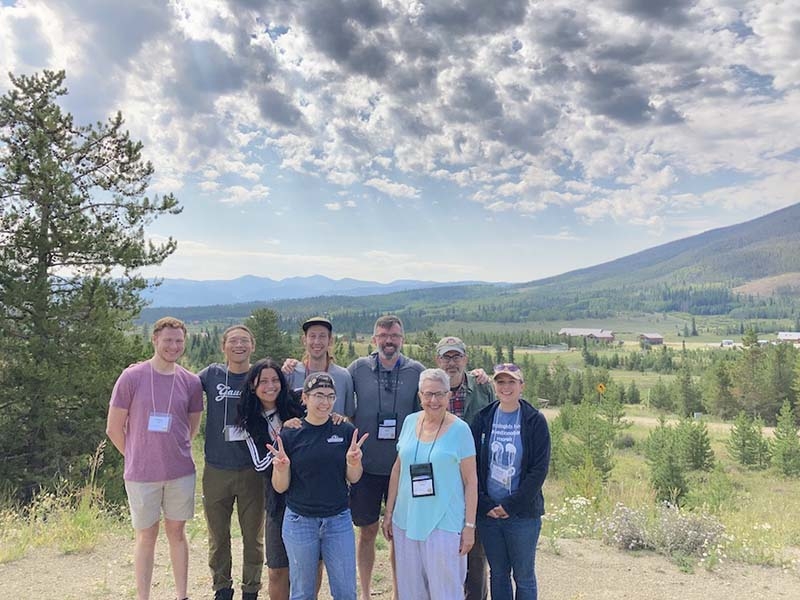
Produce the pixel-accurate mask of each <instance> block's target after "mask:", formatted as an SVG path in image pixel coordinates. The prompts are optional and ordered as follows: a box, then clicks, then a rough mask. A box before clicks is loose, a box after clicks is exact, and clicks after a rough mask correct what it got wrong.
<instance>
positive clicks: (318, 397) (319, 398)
mask: <svg viewBox="0 0 800 600" xmlns="http://www.w3.org/2000/svg"><path fill="white" fill-rule="evenodd" d="M308 397H309V398H311V399H312V400H314V402H336V394H323V393H321V392H316V393H314V394H309V395H308Z"/></svg>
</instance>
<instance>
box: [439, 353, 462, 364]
mask: <svg viewBox="0 0 800 600" xmlns="http://www.w3.org/2000/svg"><path fill="white" fill-rule="evenodd" d="M462 358H464V355H463V354H444V355H442V356H440V357H439V360H441V361H442V362H443V363H449V362H458V361H460V360H461V359H462Z"/></svg>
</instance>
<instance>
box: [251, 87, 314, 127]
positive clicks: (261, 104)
mask: <svg viewBox="0 0 800 600" xmlns="http://www.w3.org/2000/svg"><path fill="white" fill-rule="evenodd" d="M258 110H259V111H260V112H261V116H262V117H264V118H265V119H267V120H268V121H271V122H272V123H274V124H276V125H280V126H282V127H294V126H296V125H298V124H300V122H301V121H302V118H303V114H302V113H301V112H300V110H299V109H298V108H297V107H296V106H295V105H294V104H292V101H291V100H290V99H289V98H288V97H287V96H285V95H284V94H282V93H281V92H279V91H278V90H274V89H271V88H266V89H263V90H261V91H259V92H258Z"/></svg>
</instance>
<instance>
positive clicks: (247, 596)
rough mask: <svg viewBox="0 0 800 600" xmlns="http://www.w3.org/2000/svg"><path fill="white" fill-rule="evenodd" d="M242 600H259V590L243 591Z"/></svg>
mask: <svg viewBox="0 0 800 600" xmlns="http://www.w3.org/2000/svg"><path fill="white" fill-rule="evenodd" d="M242 600H258V592H242Z"/></svg>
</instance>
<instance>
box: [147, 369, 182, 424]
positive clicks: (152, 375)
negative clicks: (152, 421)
mask: <svg viewBox="0 0 800 600" xmlns="http://www.w3.org/2000/svg"><path fill="white" fill-rule="evenodd" d="M175 368H176V369H177V368H178V367H177V366H175ZM155 372H156V370H155V369H154V368H153V363H150V399H151V400H152V401H153V412H154V413H155V412H156V392H155V384H154V383H153V380H154V379H155ZM177 378H178V374H177V373H176V372H175V371H173V372H172V387H170V388H169V404H168V405H167V414H168V415H169V414H172V413H171V412H170V411H171V410H172V392H174V391H175V380H176V379H177Z"/></svg>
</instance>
